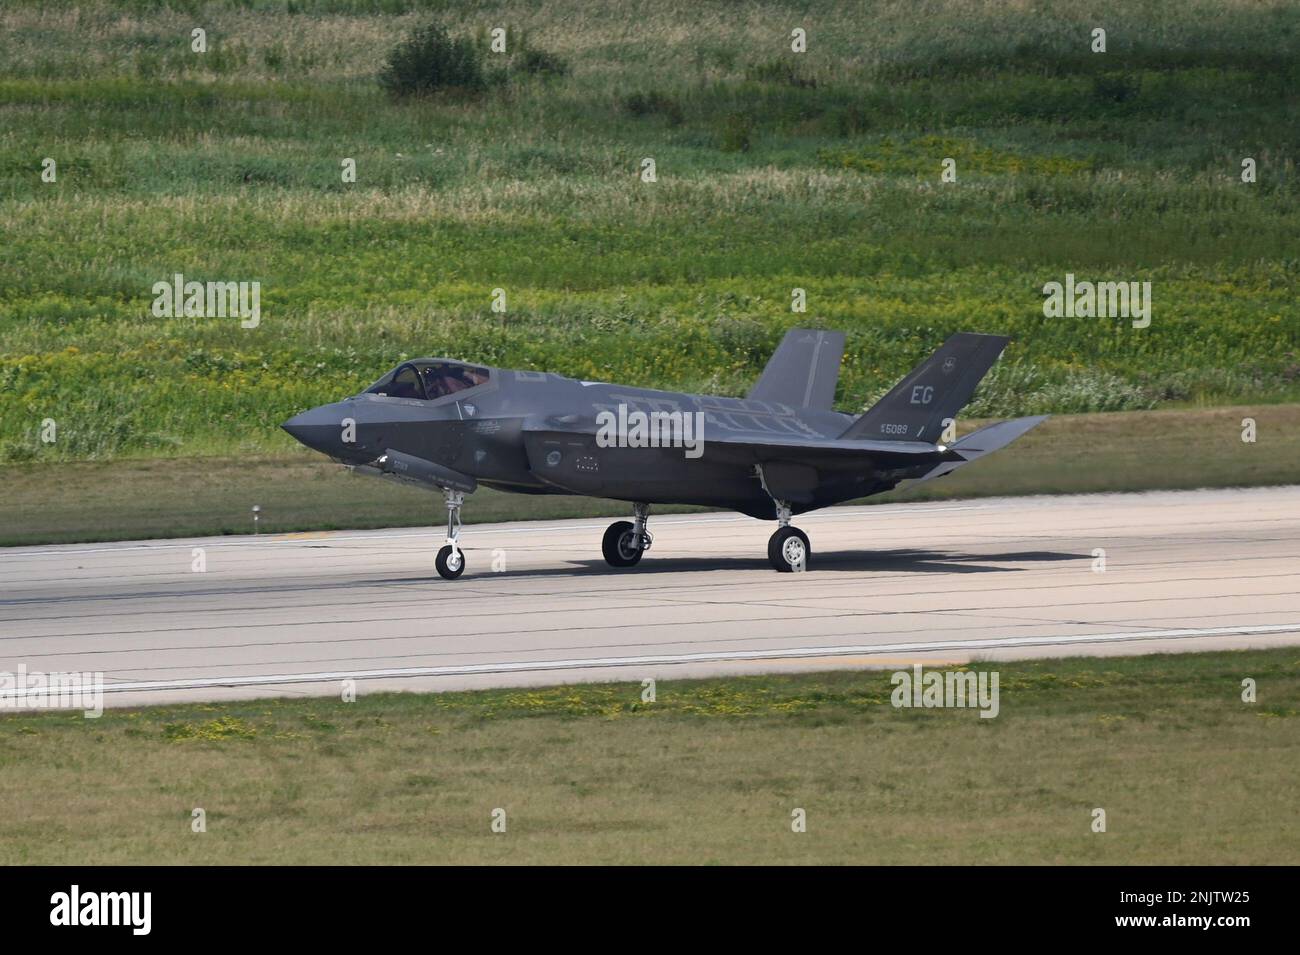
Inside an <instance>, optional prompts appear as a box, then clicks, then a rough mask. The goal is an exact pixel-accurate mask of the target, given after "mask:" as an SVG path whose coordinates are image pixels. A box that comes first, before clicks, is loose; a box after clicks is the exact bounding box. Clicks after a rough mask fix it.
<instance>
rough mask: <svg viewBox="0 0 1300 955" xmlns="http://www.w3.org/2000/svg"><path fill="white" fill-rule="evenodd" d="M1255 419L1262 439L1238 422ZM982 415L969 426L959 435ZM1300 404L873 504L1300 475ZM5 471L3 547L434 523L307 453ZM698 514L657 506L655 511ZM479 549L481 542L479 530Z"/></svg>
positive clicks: (425, 510)
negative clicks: (256, 514) (256, 516)
mask: <svg viewBox="0 0 1300 955" xmlns="http://www.w3.org/2000/svg"><path fill="white" fill-rule="evenodd" d="M1246 418H1252V419H1254V421H1255V437H1256V440H1255V442H1254V443H1246V442H1243V441H1242V433H1243V427H1242V421H1243V420H1244V419H1246ZM980 423H982V422H979V421H963V422H962V423H961V429H960V430H962V431H969V430H971V429H973V428H974V427H976V426H977V425H978V424H980ZM1298 432H1300V405H1259V406H1243V407H1234V408H1219V409H1185V410H1166V411H1143V412H1136V411H1134V412H1121V413H1113V414H1095V415H1063V416H1059V417H1055V418H1052V419H1049V420H1048V421H1047V422H1046V423H1045V424H1043V425H1041V426H1039V427H1038V428H1037V429H1035V430H1034V431H1031V432H1030V433H1029V434H1028V435H1026V436H1025V437H1024V438H1021V439H1020V440H1019V441H1017V442H1016V443H1015V444H1014V445H1012V446H1011V447H1009V448H1007V449H1005V450H1003V451H1000V452H998V453H997V454H994V455H991V456H990V457H988V458H987V459H985V460H982V461H978V462H975V463H972V464H970V465H969V466H967V467H964V468H962V469H960V470H959V471H957V472H956V473H955V474H952V475H950V476H947V477H944V478H941V479H939V480H936V481H932V482H930V483H928V484H925V485H922V486H921V487H918V488H916V489H915V490H910V491H909V490H898V491H893V492H890V493H889V494H886V495H882V496H880V497H876V498H871V499H870V501H871V503H884V502H890V501H899V500H939V499H947V498H956V497H987V496H990V495H999V494H1047V493H1094V492H1106V491H1146V490H1158V489H1183V488H1196V487H1238V486H1241V487H1247V486H1259V485H1276V484H1293V483H1298V482H1300V442H1297V441H1296V440H1295V439H1294V435H1295V434H1296V433H1298ZM56 467H57V477H56V478H55V479H51V472H50V468H51V465H50V464H46V463H41V464H22V465H9V466H4V467H0V486H2V487H3V488H4V494H3V496H0V545H17V544H38V543H67V542H74V541H95V540H124V539H135V538H154V537H198V536H207V535H213V534H249V533H252V532H253V515H252V507H253V505H258V506H259V507H260V508H261V512H260V520H259V525H258V526H259V530H260V531H261V532H263V533H283V532H287V531H301V530H335V529H340V528H368V527H396V526H421V525H423V526H429V525H434V524H442V523H443V522H444V521H445V519H446V511H445V510H444V507H443V503H442V498H441V497H440V496H439V495H438V494H436V493H434V492H432V491H424V490H421V489H419V488H414V487H409V486H405V485H396V484H391V483H389V482H387V481H383V480H379V479H375V478H367V477H362V476H358V475H354V474H349V473H348V472H347V471H346V470H345V469H344V468H342V467H340V466H338V465H335V464H331V463H329V462H328V461H326V460H324V459H323V458H322V457H321V456H319V455H315V454H312V453H310V452H307V451H305V450H300V451H297V452H295V451H291V450H288V449H286V452H285V453H283V454H281V455H278V456H275V457H259V456H250V457H247V458H230V457H194V458H184V457H180V458H167V459H159V460H151V459H125V460H116V461H107V462H69V463H66V464H60V465H57V466H56ZM693 510H700V508H688V507H663V506H657V507H656V508H655V509H654V511H655V513H657V514H665V513H676V512H682V511H693ZM628 511H629V505H627V504H624V503H621V502H618V501H608V500H601V499H594V498H579V497H567V496H546V497H542V496H532V495H517V494H504V493H501V492H498V491H492V490H489V489H487V488H480V489H479V490H478V491H476V492H475V493H474V494H473V495H471V496H470V497H469V498H468V499H467V501H466V506H465V510H464V518H465V520H466V522H470V523H478V522H491V521H513V520H556V519H560V518H571V517H604V516H624V515H626V514H627V513H628ZM470 541H471V544H472V537H471V538H470Z"/></svg>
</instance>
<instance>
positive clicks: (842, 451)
mask: <svg viewBox="0 0 1300 955" xmlns="http://www.w3.org/2000/svg"><path fill="white" fill-rule="evenodd" d="M704 457H705V458H706V459H708V460H712V461H723V462H728V463H732V462H734V463H737V464H766V463H768V462H774V461H794V462H798V463H799V464H805V465H809V466H811V467H833V468H836V469H839V470H844V469H846V468H849V467H852V466H854V465H855V464H860V465H861V466H862V469H863V470H867V469H874V470H881V471H888V470H894V469H896V468H908V467H916V466H918V465H923V464H941V463H943V462H945V461H958V462H960V461H964V460H965V458H963V457H961V456H960V455H958V454H956V453H955V452H953V451H952V450H950V449H946V450H940V448H939V447H937V446H936V445H933V444H930V443H929V442H928V441H871V440H866V441H862V440H859V441H854V440H844V439H841V438H804V437H799V436H797V435H789V436H785V435H782V436H777V435H773V436H771V437H767V436H763V437H757V436H753V435H737V436H734V437H733V436H731V435H707V434H706V437H705V441H704Z"/></svg>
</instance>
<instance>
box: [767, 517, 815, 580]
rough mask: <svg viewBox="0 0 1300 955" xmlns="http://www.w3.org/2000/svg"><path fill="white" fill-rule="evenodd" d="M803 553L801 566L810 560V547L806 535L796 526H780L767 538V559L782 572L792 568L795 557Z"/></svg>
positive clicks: (805, 566) (806, 566)
mask: <svg viewBox="0 0 1300 955" xmlns="http://www.w3.org/2000/svg"><path fill="white" fill-rule="evenodd" d="M800 553H802V555H803V568H804V570H807V569H808V564H809V563H810V562H811V561H812V547H811V546H810V545H809V543H808V535H807V534H805V533H804V532H803V531H801V530H799V528H797V527H782V528H780V529H779V530H778V531H777V532H776V533H775V534H773V535H772V536H771V538H769V539H768V542H767V559H768V560H769V561H771V563H772V566H773V567H775V568H776V569H777V570H778V571H780V572H781V573H783V574H788V573H791V572H792V571H793V570H794V567H795V562H796V558H797V557H798V556H799V554H800Z"/></svg>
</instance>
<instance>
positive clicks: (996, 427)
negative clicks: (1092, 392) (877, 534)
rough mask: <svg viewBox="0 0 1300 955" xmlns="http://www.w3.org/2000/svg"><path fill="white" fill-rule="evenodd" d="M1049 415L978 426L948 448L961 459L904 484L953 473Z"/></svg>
mask: <svg viewBox="0 0 1300 955" xmlns="http://www.w3.org/2000/svg"><path fill="white" fill-rule="evenodd" d="M1048 417H1049V416H1048V415H1045V414H1044V415H1035V416H1034V417H1032V418H1016V419H1014V420H1013V421H999V422H998V423H997V424H991V425H988V426H987V427H984V428H980V429H979V430H978V431H972V432H971V433H970V434H968V435H966V437H964V438H962V439H961V440H960V441H957V442H956V443H955V444H953V445H952V447H950V448H949V449H948V451H949V452H950V453H956V454H957V455H960V456H961V458H962V460H960V461H944V462H943V463H942V464H938V465H935V466H934V467H933V468H931V469H930V470H929V471H927V472H925V474H922V475H921V476H920V477H919V478H915V479H913V480H910V481H908V482H906V484H905V485H904V487H908V488H913V487H916V486H917V485H918V484H923V483H925V482H926V481H933V480H934V479H935V478H937V477H943V476H944V475H945V474H950V473H952V472H953V471H955V470H957V469H958V468H959V467H961V466H962V465H963V464H968V463H970V462H971V461H975V460H977V459H979V458H982V457H984V455H986V454H989V453H990V452H993V451H997V450H998V449H999V448H1005V447H1006V446H1007V445H1008V444H1010V443H1011V442H1012V441H1014V440H1016V438H1018V437H1020V436H1021V435H1023V434H1024V433H1025V432H1027V431H1029V430H1031V429H1033V428H1036V427H1038V426H1039V425H1040V424H1042V423H1043V422H1044V421H1046V420H1047V419H1048Z"/></svg>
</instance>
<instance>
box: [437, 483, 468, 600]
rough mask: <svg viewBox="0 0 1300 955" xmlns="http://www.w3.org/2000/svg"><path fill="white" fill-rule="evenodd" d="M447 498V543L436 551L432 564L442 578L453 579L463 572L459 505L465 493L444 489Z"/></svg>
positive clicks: (463, 562) (463, 560) (463, 499)
mask: <svg viewBox="0 0 1300 955" xmlns="http://www.w3.org/2000/svg"><path fill="white" fill-rule="evenodd" d="M442 495H443V497H445V498H446V499H447V543H446V544H444V545H443V546H442V549H441V550H439V551H438V556H437V558H436V559H435V560H434V562H433V566H434V567H436V568H438V576H439V577H442V578H443V579H444V580H455V579H456V578H457V577H459V576H460V575H461V574H463V573H465V552H464V551H463V550H461V549H460V506H461V505H462V504H464V503H465V495H464V494H463V493H462V492H460V491H450V490H444V491H443V492H442Z"/></svg>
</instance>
